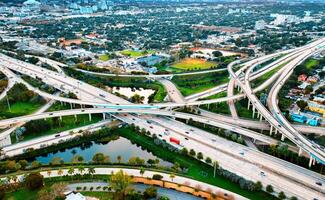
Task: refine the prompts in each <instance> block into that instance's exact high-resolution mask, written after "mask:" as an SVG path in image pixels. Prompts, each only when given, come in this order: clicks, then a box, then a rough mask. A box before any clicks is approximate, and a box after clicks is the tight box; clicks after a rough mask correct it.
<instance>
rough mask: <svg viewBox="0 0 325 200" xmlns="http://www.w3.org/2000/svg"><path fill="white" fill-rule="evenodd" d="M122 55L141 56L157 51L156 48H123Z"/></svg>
mask: <svg viewBox="0 0 325 200" xmlns="http://www.w3.org/2000/svg"><path fill="white" fill-rule="evenodd" d="M120 53H121V54H122V55H125V56H130V57H133V58H134V57H141V56H145V55H148V54H154V53H155V51H154V50H146V51H134V50H123V51H121V52H120Z"/></svg>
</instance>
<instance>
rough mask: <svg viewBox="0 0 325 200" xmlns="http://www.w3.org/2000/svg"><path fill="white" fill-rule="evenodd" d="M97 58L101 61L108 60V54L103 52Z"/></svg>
mask: <svg viewBox="0 0 325 200" xmlns="http://www.w3.org/2000/svg"><path fill="white" fill-rule="evenodd" d="M98 58H99V60H101V61H108V60H109V55H107V54H103V55H100V56H99V57H98Z"/></svg>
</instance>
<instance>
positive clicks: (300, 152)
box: [298, 148, 302, 156]
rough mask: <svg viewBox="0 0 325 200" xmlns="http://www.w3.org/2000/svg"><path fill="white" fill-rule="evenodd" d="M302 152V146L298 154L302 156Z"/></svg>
mask: <svg viewBox="0 0 325 200" xmlns="http://www.w3.org/2000/svg"><path fill="white" fill-rule="evenodd" d="M301 154H302V148H299V152H298V156H301Z"/></svg>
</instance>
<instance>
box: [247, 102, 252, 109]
mask: <svg viewBox="0 0 325 200" xmlns="http://www.w3.org/2000/svg"><path fill="white" fill-rule="evenodd" d="M250 107H251V101H250V100H248V106H247V110H249V108H250Z"/></svg>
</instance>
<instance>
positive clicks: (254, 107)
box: [253, 106, 255, 118]
mask: <svg viewBox="0 0 325 200" xmlns="http://www.w3.org/2000/svg"><path fill="white" fill-rule="evenodd" d="M254 117H255V107H254V106H253V118H254Z"/></svg>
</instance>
